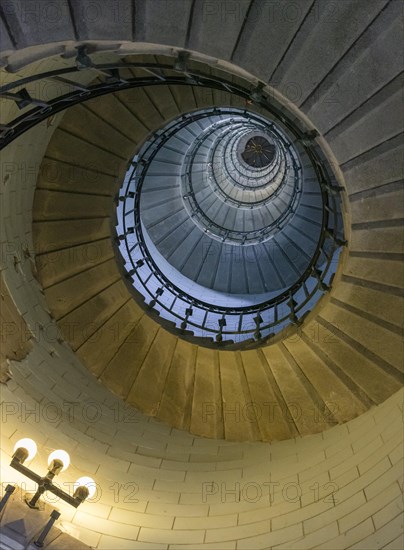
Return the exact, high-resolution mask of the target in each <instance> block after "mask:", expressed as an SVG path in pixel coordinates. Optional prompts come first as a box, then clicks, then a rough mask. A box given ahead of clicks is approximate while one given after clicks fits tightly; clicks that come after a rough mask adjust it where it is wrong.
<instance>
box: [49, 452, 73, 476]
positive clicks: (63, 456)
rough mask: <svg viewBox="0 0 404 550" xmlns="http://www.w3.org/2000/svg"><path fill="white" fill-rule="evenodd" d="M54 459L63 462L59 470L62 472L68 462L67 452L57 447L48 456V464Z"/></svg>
mask: <svg viewBox="0 0 404 550" xmlns="http://www.w3.org/2000/svg"><path fill="white" fill-rule="evenodd" d="M55 459H57V460H60V461H61V462H63V468H62V469H61V470H60V471H61V472H64V471H65V470H66V468H67V467H68V466H69V464H70V456H69V453H67V452H66V451H64V450H63V449H57V450H56V451H53V452H52V453H51V454H50V455H49V456H48V466H50V465H51V463H52V460H55Z"/></svg>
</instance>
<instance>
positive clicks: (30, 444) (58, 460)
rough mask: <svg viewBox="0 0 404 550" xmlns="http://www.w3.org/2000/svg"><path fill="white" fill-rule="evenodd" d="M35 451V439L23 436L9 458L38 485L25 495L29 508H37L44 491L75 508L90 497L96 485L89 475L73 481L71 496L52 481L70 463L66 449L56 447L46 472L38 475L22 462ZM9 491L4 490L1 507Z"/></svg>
mask: <svg viewBox="0 0 404 550" xmlns="http://www.w3.org/2000/svg"><path fill="white" fill-rule="evenodd" d="M36 452H37V446H36V443H35V441H33V440H32V439H28V438H24V439H20V440H19V441H17V443H16V444H15V446H14V454H13V457H12V459H11V463H10V466H11V467H12V468H14V469H15V470H17V471H18V472H20V473H22V474H24V475H25V476H26V477H28V478H29V479H31V480H32V481H35V483H36V484H37V485H38V489H37V491H36V493H35V494H34V496H33V497H32V498H31V499H29V498H28V497H25V501H26V503H27V504H28V506H29V507H30V508H35V509H38V508H39V506H38V504H37V503H38V500H39V498H40V497H41V496H42V495H43V493H45V491H50V492H51V493H53V494H54V495H56V496H58V497H59V498H61V499H62V500H64V501H65V502H67V503H68V504H70V505H71V506H74V507H75V508H77V507H78V506H80V504H81V503H82V502H84V501H85V500H86V498H91V497H92V496H93V495H94V493H95V491H96V486H95V482H94V480H93V479H91V477H81V478H80V479H78V480H77V481H76V482H75V483H74V493H73V496H71V495H69V493H66V492H65V491H63V490H62V489H60V488H59V487H57V486H56V485H54V483H53V478H54V477H55V476H56V475H58V474H60V472H63V471H64V470H66V468H67V467H68V466H69V464H70V457H69V455H68V453H67V452H66V451H63V450H62V449H58V450H56V451H53V452H52V453H51V454H50V455H49V457H48V473H47V474H46V475H45V476H43V477H42V476H40V475H39V474H36V473H35V472H33V471H32V470H31V469H30V468H28V467H27V466H24V462H26V461H29V460H32V459H33V458H34V456H35V455H36ZM7 495H8V496H7ZM10 495H11V492H8V493H7V492H6V495H5V497H7V498H6V500H5V502H3V501H4V499H5V497H3V500H2V501H1V504H2V507H4V506H5V504H6V502H7V500H8V498H9V496H10ZM0 511H1V510H0Z"/></svg>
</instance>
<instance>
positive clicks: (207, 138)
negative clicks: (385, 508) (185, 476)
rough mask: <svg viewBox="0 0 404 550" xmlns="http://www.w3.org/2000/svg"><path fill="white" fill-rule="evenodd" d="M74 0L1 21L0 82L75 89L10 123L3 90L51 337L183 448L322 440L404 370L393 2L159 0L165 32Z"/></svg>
mask: <svg viewBox="0 0 404 550" xmlns="http://www.w3.org/2000/svg"><path fill="white" fill-rule="evenodd" d="M87 4H88V3H86V2H85V1H84V0H80V1H74V2H73V1H72V2H68V3H66V6H68V7H69V10H68V12H66V13H68V19H67V21H68V22H69V23H66V22H65V23H64V24H63V26H61V27H58V26H57V24H54V23H53V26H52V25H51V26H50V27H49V28H46V24H47V23H46V18H39V19H38V21H39V22H38V25H37V26H32V25H31V26H29V29H27V26H26V25H27V23H26V19H24V18H23V17H22V14H23V9H24V8H23V7H21V6H23V4H20V3H18V2H15V3H12V4H10V5H7V9H5V8H2V10H1V11H0V13H1V15H2V24H3V25H4V32H3V33H2V35H3V37H2V40H3V43H2V50H3V51H4V56H3V59H4V60H5V62H4V65H5V67H6V70H7V71H8V72H7V73H5V77H4V82H5V83H6V84H7V85H12V84H13V82H14V81H17V80H18V79H19V78H30V76H31V75H32V74H40V73H41V72H44V71H50V70H54V69H59V67H63V68H64V69H65V70H66V73H63V76H61V75H60V73H58V74H57V75H56V76H52V75H50V76H49V75H48V76H47V77H46V79H48V80H50V81H52V78H55V80H56V82H57V87H58V90H59V91H60V90H61V91H62V92H63V93H67V92H69V91H70V90H71V89H72V88H76V90H79V91H80V93H82V97H81V98H80V100H78V99H76V98H75V99H74V101H71V104H72V106H68V107H67V105H68V104H67V102H66V103H65V104H63V106H61V107H60V109H62V108H63V112H61V113H59V114H58V110H57V108H55V112H54V113H53V111H52V116H51V118H50V119H49V118H47V119H46V116H47V117H49V113H46V112H45V111H44V114H43V115H42V114H41V115H40V116H43V118H40V119H39V120H36V119H35V117H31V119H30V118H29V117H27V119H26V120H22V122H21V123H20V121H19V119H18V116H16V115H18V114H19V113H20V111H21V105H20V106H19V105H18V103H17V102H16V101H15V100H16V97H15V96H14V97H6V96H4V95H3V99H4V102H5V103H6V102H7V105H11V106H10V108H9V110H7V109H5V110H4V113H5V120H3V121H2V131H3V134H2V139H3V140H4V145H7V147H6V148H5V149H4V151H5V152H6V153H7V151H12V154H14V155H15V158H18V155H19V154H20V155H21V154H23V153H21V149H20V150H19V149H18V146H19V143H21V144H24V141H23V140H24V139H26V138H27V136H29V135H30V133H31V132H32V133H33V132H35V131H36V130H37V129H38V128H39V129H38V132H45V133H44V134H39V133H38V135H43V136H44V137H43V139H42V142H41V145H39V144H32V143H31V145H30V146H29V148H26V151H28V154H29V155H32V159H35V160H36V163H37V165H38V166H37V174H36V176H37V177H35V179H36V182H35V185H34V186H33V188H35V195H34V197H33V203H31V206H32V204H33V206H32V233H31V228H30V229H28V230H27V231H25V234H23V236H22V237H19V239H20V240H21V244H29V239H31V238H32V243H33V245H32V250H33V251H34V254H32V256H35V265H33V266H32V269H33V271H34V276H35V277H34V279H32V277H31V278H29V277H28V276H27V275H26V274H25V275H24V278H25V279H24V280H26V281H27V285H28V284H30V285H33V286H35V285H36V284H37V283H39V287H40V289H41V292H42V293H43V297H44V302H43V304H44V305H43V308H44V309H43V310H41V314H40V315H39V313H38V319H40V320H41V322H43V319H44V316H48V317H49V319H51V322H52V323H56V327H57V331H58V338H57V342H54V343H52V349H53V350H56V349H59V347H58V346H61V347H63V348H67V349H69V348H70V349H71V350H72V351H73V352H74V356H75V358H74V361H77V360H78V361H79V362H80V363H81V365H84V367H85V368H86V369H87V370H88V371H90V373H91V374H92V376H93V377H95V378H96V379H97V380H98V381H99V382H101V384H102V387H104V388H107V390H109V392H112V393H113V394H115V395H116V396H117V397H118V398H119V399H120V400H123V401H124V402H125V403H126V404H128V405H129V406H131V407H134V408H135V409H136V410H137V411H141V412H142V413H144V414H145V415H147V416H148V417H155V418H156V419H157V420H158V421H161V422H163V425H164V426H169V427H170V429H180V430H184V431H185V432H188V434H193V436H195V438H196V439H195V441H198V440H199V436H203V437H204V438H212V439H215V440H219V441H224V443H229V444H231V445H246V444H247V443H246V442H251V443H250V444H251V445H253V444H254V445H255V444H257V443H252V442H276V441H280V440H293V438H300V436H310V437H320V438H324V439H325V438H326V437H327V436H326V435H325V434H327V433H331V432H332V431H333V430H332V429H331V430H329V429H330V428H332V427H333V426H334V430H336V429H338V428H335V426H336V425H337V424H344V423H348V426H349V425H350V424H349V422H350V421H353V419H355V418H356V417H358V416H359V415H366V414H369V411H371V410H372V409H373V408H374V407H375V406H382V404H383V403H384V402H385V401H386V400H388V399H389V398H391V396H392V395H393V394H395V393H396V392H398V391H399V390H400V388H401V387H402V382H403V355H402V349H403V347H402V334H403V328H402V327H403V307H402V306H403V302H402V298H403V268H402V266H403V263H402V260H403V249H402V243H403V237H404V233H403V206H402V205H403V201H402V199H403V190H402V167H401V166H400V159H401V158H402V96H401V86H402V69H403V63H402V54H401V47H400V42H401V40H400V36H402V34H400V33H402V19H401V18H400V16H401V12H402V6H401V5H400V2H398V1H395V0H391V1H388V0H372V1H371V2H366V8H365V7H364V3H363V2H361V1H353V2H340V3H338V4H337V3H333V2H321V1H320V2H317V1H311V0H310V1H309V0H307V1H306V0H305V1H302V2H300V3H299V5H298V7H296V6H295V10H294V11H293V13H292V12H290V11H288V12H287V13H285V9H286V5H285V4H282V3H280V4H279V5H278V4H276V5H274V6H272V8H271V6H269V7H268V6H267V4H265V6H263V3H260V2H257V1H254V0H252V1H241V2H236V3H234V6H233V5H232V6H229V5H228V4H229V3H226V2H212V3H202V2H201V3H199V2H198V0H197V1H196V2H191V1H189V2H188V1H180V0H179V1H176V0H175V1H174V0H172V1H170V2H169V3H168V4H167V6H168V8H167V12H165V14H166V16H167V20H166V21H164V20H162V18H161V16H160V14H161V10H162V9H163V7H162V3H161V2H156V1H153V2H142V1H136V2H123V1H122V2H118V3H117V4H114V3H113V2H105V4H104V8H102V9H101V8H100V9H101V12H102V17H105V19H108V17H109V18H110V17H111V14H115V16H116V17H114V18H112V19H111V20H110V24H109V25H105V24H104V25H103V26H99V25H97V22H96V20H95V21H91V20H90V18H87V19H86V18H85V17H84V18H83V17H80V14H81V16H82V15H83V13H84V14H85V13H87V11H85V10H87V9H89V6H88V5H87ZM117 5H118V6H119V9H120V10H122V11H119V14H120V15H117V14H116V13H117V12H115V11H114V10H115V9H116V6H117ZM164 5H165V4H164ZM63 9H65V7H64V8H63ZM268 9H269V10H271V9H274V10H281V12H282V13H281V12H279V13H278V12H276V13H275V12H272V11H268V13H267V11H265V10H268ZM288 9H291V8H288ZM282 10H283V11H282ZM100 17H101V15H100ZM120 17H121V19H120ZM117 18H118V20H117ZM272 18H274V20H276V21H277V22H278V23H279V24H277V25H272V24H271V21H272ZM100 20H101V19H100ZM48 22H49V21H48ZM104 22H105V21H104ZM342 22H343V24H342ZM41 25H45V27H44V28H42V27H41ZM268 28H270V32H268ZM43 36H46V37H47V38H46V40H43V38H42V37H43ZM29 40H31V42H29ZM44 42H45V43H46V42H49V44H48V45H45V46H40V45H41V44H43V43H44ZM324 44H325V47H323V46H324ZM83 45H84V48H83ZM23 48H25V50H23V52H24V54H20V53H19V52H18V50H19V49H23ZM184 51H185V52H186V55H184ZM268 52H271V55H268ZM386 52H389V55H388V58H387V57H386ZM61 53H62V54H63V58H61V57H60V54H61ZM46 57H47V58H49V59H47V60H44V61H39V60H40V59H42V58H46ZM29 63H31V65H29ZM121 63H123V66H122V67H120V68H119V72H118V73H117V72H116V70H115V69H114V70H113V71H115V72H113V71H112V72H111V69H109V68H105V66H106V65H105V64H109V65H111V66H112V65H118V64H121ZM97 64H104V68H101V69H99V68H97V67H98V65H97ZM109 65H108V67H109ZM77 68H79V70H77ZM150 75H152V77H153V78H156V79H157V80H158V81H159V83H158V84H156V83H153V85H150V83H148V82H146V79H147V78H148V77H149V76H150ZM252 75H253V76H252ZM179 78H181V79H183V81H181V82H179V81H178V79H179ZM46 79H45V80H46ZM132 79H137V84H136V86H135V85H129V84H130V83H131V82H132ZM257 79H259V80H257ZM52 82H53V81H52ZM128 83H129V84H128ZM101 85H102V86H104V87H103V92H102V93H101V92H95V91H94V92H89V90H92V87H93V88H94V90H96V89H97V86H99V87H100V86H101ZM107 86H109V89H108V93H107V92H106V90H107ZM23 88H24V89H26V90H28V92H29V97H30V99H32V97H35V98H36V100H37V104H38V101H39V102H41V101H42V107H41V105H39V107H38V109H39V111H38V113H39V112H40V109H41V108H44V105H43V104H44V103H45V104H51V103H52V98H51V99H49V97H48V98H45V97H42V96H41V94H43V96H45V94H44V89H41V88H40V87H39V88H36V87H35V82H34V81H32V82H29V83H28V84H27V83H25V84H21V85H20V86H19V87H17V88H15V89H12V90H11V88H10V90H8V91H7V92H6V93H9V94H10V93H11V95H12V94H13V93H20V92H21V89H23ZM99 89H101V88H99ZM52 93H53V92H51V95H52ZM59 95H61V94H60V92H59ZM55 97H56V95H55ZM21 98H22V96H21V95H20V96H18V98H17V99H18V100H21ZM10 99H11V102H10ZM25 99H26V98H25ZM13 102H14V103H17V104H16V105H15V104H14V103H13ZM26 105H27V107H28V109H29V108H30V107H32V106H34V108H36V104H35V103H32V102H31V103H30V100H28V103H27V104H26ZM25 108H26V107H25V105H23V106H22V111H21V112H22V113H24V109H25ZM45 109H46V105H45ZM13 117H14V118H13ZM35 123H38V126H37V128H33V126H34V124H35ZM24 124H25V126H24ZM30 128H32V129H30ZM27 130H29V131H27ZM32 135H35V134H32ZM15 138H17V139H15ZM13 139H15V141H13ZM13 147H15V149H12V148H13ZM10 154H11V153H10ZM32 192H33V189H32V191H31V193H32ZM29 197H31V198H32V194H31V195H29V193H28V198H27V199H26V200H28V201H29V200H30V198H29ZM24 200H25V199H24ZM10 205H12V203H10ZM12 223H14V222H12ZM26 223H28V224H29V225H30V223H31V220H29V219H28V220H27V222H26ZM27 235H28V236H27ZM8 238H9V237H8ZM24 239H25V240H26V241H25V240H24ZM18 242H20V241H18ZM27 258H28V256H27V257H26V261H27V262H30V261H31V260H30V259H29V258H28V259H27ZM12 261H14V260H13V259H11V260H10V262H12ZM12 269H14V266H12V265H11V264H10V266H8V269H5V270H4V279H5V285H6V288H7V289H8V290H9V292H10V295H11V296H12V299H13V300H14V302H15V305H16V308H17V310H18V311H20V312H23V309H24V306H23V303H24V299H25V298H24V293H23V292H22V291H21V290H19V289H20V287H21V283H19V282H18V280H17V281H15V280H14V274H11V272H12ZM30 269H31V267H30ZM14 272H15V269H14ZM30 315H31V314H30ZM25 317H26V319H25V320H26V321H27V323H28V326H29V327H30V329H31V330H32V327H33V325H34V324H35V322H36V319H35V315H34V316H32V315H31V316H29V315H26V316H25ZM48 347H49V346H48ZM10 353H11V351H10ZM41 353H42V352H41ZM64 353H65V352H61V351H60V350H59V352H58V353H57V355H59V356H61V357H64V356H65V355H64ZM40 355H41V354H40ZM9 357H11V355H10V354H9ZM72 361H73V360H72ZM72 368H73V367H72ZM16 370H18V369H17V368H16ZM97 387H98V386H97ZM240 404H241V408H242V410H246V408H248V410H249V412H250V413H251V414H248V415H246V414H241V415H240V414H239V413H237V406H238V405H240ZM268 404H270V408H271V411H272V412H273V414H270V415H266V414H257V411H264V410H267V408H268ZM251 407H252V409H251ZM251 411H252V412H251ZM326 430H327V431H326ZM185 432H184V433H185ZM323 432H324V433H323ZM128 434H129V432H128ZM188 434H187V435H188ZM316 434H317V435H316ZM321 434H323V435H321ZM104 437H105V436H104ZM128 437H130V435H128ZM184 438H186V436H185V435H184ZM226 440H227V441H226ZM202 441H204V440H202ZM206 441H207V442H208V441H210V440H206ZM308 441H310V438H309V439H308ZM230 442H231V443H230ZM236 442H241V443H236ZM286 443H287V441H285V444H286ZM153 445H154V443H149V450H148V451H147V452H148V453H149V455H148V456H149V457H150V458H151V457H155V456H157V455H156V453H157V454H158V452H159V451H156V450H155V449H154V448H153ZM201 445H202V444H201ZM274 445H275V443H274ZM240 448H243V449H246V448H247V447H240ZM167 452H168V451H167ZM243 452H244V451H243ZM230 453H231V451H229V457H230ZM264 454H265V453H264ZM247 455H248V452H247V451H246V455H245V456H247ZM275 455H276V452H275ZM176 457H177V458H176V459H177V460H180V457H179V452H178V453H177V455H176ZM216 459H217V457H216V458H215V457H213V456H210V457H207V458H206V460H207V464H209V463H210V462H211V461H213V460H216ZM260 459H262V461H263V462H262V463H264V462H265V457H264V455H262V456H261V458H260ZM229 460H232V459H231V458H229ZM240 460H241V459H240ZM191 462H192V460H191ZM200 467H201V473H203V472H204V471H205V470H207V468H206V464H205V463H204V464H202V463H201V464H200ZM234 467H236V468H237V467H238V466H236V464H234ZM173 468H174V466H173ZM252 468H254V467H252ZM219 469H220V468H219ZM191 470H192V468H191ZM215 479H216V478H215ZM185 500H186V499H185ZM194 504H195V503H194ZM226 513H227V512H225V511H224V508H223V509H220V510H219V509H218V515H221V514H226ZM263 514H264V512H263ZM257 529H262V533H265V532H266V531H265V530H264V528H263V525H262V526H258V525H257ZM212 531H215V528H214V527H213V529H212ZM208 532H209V529H208ZM250 535H251V533H249V535H246V537H244V535H243V534H242V533H241V532H240V533H239V534H238V535H237V537H238V538H237V541H238V542H237V548H244V547H245V548H247V547H248V546H247V545H248V544H249V539H248V537H249V536H250ZM257 535H260V536H261V532H260V533H258V531H257ZM223 536H225V533H223ZM127 538H130V537H127ZM295 539H296V540H298V541H304V540H305V537H304V535H303V538H299V537H298V536H296V537H295ZM295 539H293V540H294V541H295ZM222 540H223V541H226V540H230V541H231V540H232V539H226V538H223V539H221V538H220V537H219V538H217V539H215V538H214V537H211V538H209V536H208V537H207V539H206V540H205V544H203V542H204V541H202V540H201V541H199V542H198V543H197V542H195V544H194V546H192V547H195V548H199V547H201V548H202V547H203V546H205V545H206V547H207V548H209V545H208V543H209V542H210V543H211V544H212V545H215V544H219V543H222ZM254 540H255V539H254ZM145 541H146V539H145ZM146 542H147V541H146ZM163 542H164V541H163ZM250 543H251V544H257V546H256V547H257V548H258V547H259V548H267V547H268V544H267V543H266V542H265V540H264V538H262V540H261V539H260V540H258V539H257V540H256V541H255V542H254V541H253V542H251V541H250ZM140 544H142V542H141V543H140ZM156 544H157V543H156ZM174 544H176V543H175V542H174V543H173V545H171V543H170V548H174V547H176V546H174ZM199 544H200V546H199ZM223 544H225V542H223ZM235 544H236V543H235ZM279 544H281V543H279ZM285 544H291V543H289V542H288V543H285ZM296 544H297V546H296V547H299V544H300V543H299V542H297V543H296ZM302 544H303V542H302ZM307 544H312V546H307V547H313V548H314V547H315V546H314V543H310V542H308V543H307ZM321 544H322V543H321ZM340 544H341V546H339V547H343V548H348V547H350V546H348V545H345V546H344V544H345V543H342V542H341V541H340ZM243 545H244V546H243ZM265 545H266V546H265ZM319 545H320V543H319ZM139 547H141V546H139ZM145 547H146V546H145ZM153 547H156V548H157V546H153ZM165 547H166V548H167V547H168V546H165ZM178 547H181V548H186V547H187V546H186V544H185V541H183V542H182V543H178ZM216 547H217V546H216ZM216 547H215V548H216ZM228 547H229V548H236V546H235V545H234V546H231V545H229V546H228ZM253 547H254V546H250V548H253ZM270 547H271V548H272V547H274V548H275V547H276V548H278V547H279V548H281V547H282V546H278V545H277V543H276V542H274V543H272V542H270ZM287 547H288V548H289V547H295V546H293V545H292V544H291V546H287ZM302 547H303V546H302ZM318 547H322V548H323V547H324V546H318ZM331 547H332V546H330V548H331ZM336 547H337V546H336ZM352 547H353V543H352ZM374 547H375V548H382V546H381V545H380V546H374ZM212 548H213V546H212ZM223 548H225V546H223ZM285 548H286V546H285ZM386 548H387V546H386Z"/></svg>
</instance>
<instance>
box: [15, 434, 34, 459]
mask: <svg viewBox="0 0 404 550" xmlns="http://www.w3.org/2000/svg"><path fill="white" fill-rule="evenodd" d="M20 448H23V449H26V450H27V452H28V456H27V458H26V459H25V460H32V459H33V458H34V456H35V455H36V452H37V446H36V443H35V441H34V440H33V439H29V437H24V438H23V439H20V440H19V441H17V443H16V444H15V445H14V453H15V452H16V451H17V449H20Z"/></svg>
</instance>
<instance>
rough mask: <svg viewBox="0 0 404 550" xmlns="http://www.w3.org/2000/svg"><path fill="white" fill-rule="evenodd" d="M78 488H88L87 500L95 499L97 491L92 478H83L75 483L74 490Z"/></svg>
mask: <svg viewBox="0 0 404 550" xmlns="http://www.w3.org/2000/svg"><path fill="white" fill-rule="evenodd" d="M78 487H87V489H88V497H87V498H91V497H93V496H94V495H95V492H96V490H97V487H96V484H95V481H94V480H93V479H92V478H91V477H87V476H84V477H81V478H80V479H78V480H77V481H76V482H75V484H74V489H75V490H76V489H77V488H78Z"/></svg>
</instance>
